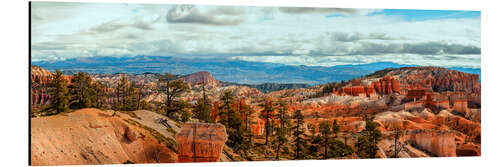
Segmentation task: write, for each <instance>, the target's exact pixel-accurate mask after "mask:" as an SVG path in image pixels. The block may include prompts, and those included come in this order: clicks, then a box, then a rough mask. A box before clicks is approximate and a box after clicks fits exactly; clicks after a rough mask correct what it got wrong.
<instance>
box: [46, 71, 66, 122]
mask: <svg viewBox="0 0 500 167" xmlns="http://www.w3.org/2000/svg"><path fill="white" fill-rule="evenodd" d="M53 78H54V80H53V85H54V89H53V92H52V97H54V101H53V103H52V105H51V106H50V108H51V109H53V110H55V111H56V113H61V112H66V111H69V100H70V97H69V94H68V86H67V83H66V79H65V78H64V76H63V74H62V72H61V71H59V70H56V73H55V74H53Z"/></svg>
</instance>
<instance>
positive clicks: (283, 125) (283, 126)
mask: <svg viewBox="0 0 500 167" xmlns="http://www.w3.org/2000/svg"><path fill="white" fill-rule="evenodd" d="M278 104H279V108H278V121H279V126H278V128H277V131H276V140H275V144H276V160H279V159H280V152H281V146H282V145H284V144H285V143H287V142H288V127H289V124H290V121H289V119H288V115H287V111H288V107H287V105H286V104H285V103H284V102H283V101H280V102H278Z"/></svg>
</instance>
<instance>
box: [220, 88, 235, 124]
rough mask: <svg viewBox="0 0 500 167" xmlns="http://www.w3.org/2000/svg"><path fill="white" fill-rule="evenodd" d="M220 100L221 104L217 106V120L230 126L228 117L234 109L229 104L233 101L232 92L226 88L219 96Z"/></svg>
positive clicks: (229, 117)
mask: <svg viewBox="0 0 500 167" xmlns="http://www.w3.org/2000/svg"><path fill="white" fill-rule="evenodd" d="M220 100H221V101H222V105H221V106H220V107H219V117H220V120H219V122H220V123H222V124H223V125H225V126H226V128H230V127H231V126H230V122H231V121H230V119H231V115H232V113H234V109H233V108H232V107H231V104H233V103H234V97H233V92H232V91H230V90H228V91H225V92H224V93H223V94H222V96H221V97H220Z"/></svg>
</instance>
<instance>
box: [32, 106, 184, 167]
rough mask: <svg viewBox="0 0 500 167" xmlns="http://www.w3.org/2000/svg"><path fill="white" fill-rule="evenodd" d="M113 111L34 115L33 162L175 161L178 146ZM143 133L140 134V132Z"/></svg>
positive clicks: (34, 163)
mask: <svg viewBox="0 0 500 167" xmlns="http://www.w3.org/2000/svg"><path fill="white" fill-rule="evenodd" d="M112 114H113V112H108V111H102V110H97V109H81V110H77V111H74V112H71V113H67V114H64V115H53V116H46V117H36V118H31V145H30V148H31V149H30V151H31V157H30V158H31V162H32V165H34V166H52V165H91V164H122V163H123V162H125V161H127V160H129V161H132V162H134V163H158V162H160V163H172V162H175V161H176V157H177V156H176V154H175V152H174V151H175V150H171V149H170V148H169V147H167V145H166V144H165V143H164V142H160V141H159V140H158V139H157V138H156V137H155V136H153V135H152V134H151V133H150V131H148V130H145V129H143V128H140V127H138V126H135V125H133V124H130V122H128V121H126V120H127V119H128V118H127V117H126V116H123V117H117V116H116V117H113V116H111V115H112ZM139 134H140V135H139Z"/></svg>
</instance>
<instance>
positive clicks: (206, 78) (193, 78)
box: [182, 71, 219, 85]
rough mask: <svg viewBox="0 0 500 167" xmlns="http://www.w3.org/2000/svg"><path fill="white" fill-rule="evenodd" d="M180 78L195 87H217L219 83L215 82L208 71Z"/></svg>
mask: <svg viewBox="0 0 500 167" xmlns="http://www.w3.org/2000/svg"><path fill="white" fill-rule="evenodd" d="M182 78H183V79H184V81H185V82H188V83H191V84H195V85H196V84H202V83H205V84H207V85H217V84H218V83H219V81H217V80H216V79H215V78H214V77H213V76H212V74H210V72H208V71H200V72H197V73H193V74H189V75H187V76H185V77H182Z"/></svg>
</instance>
